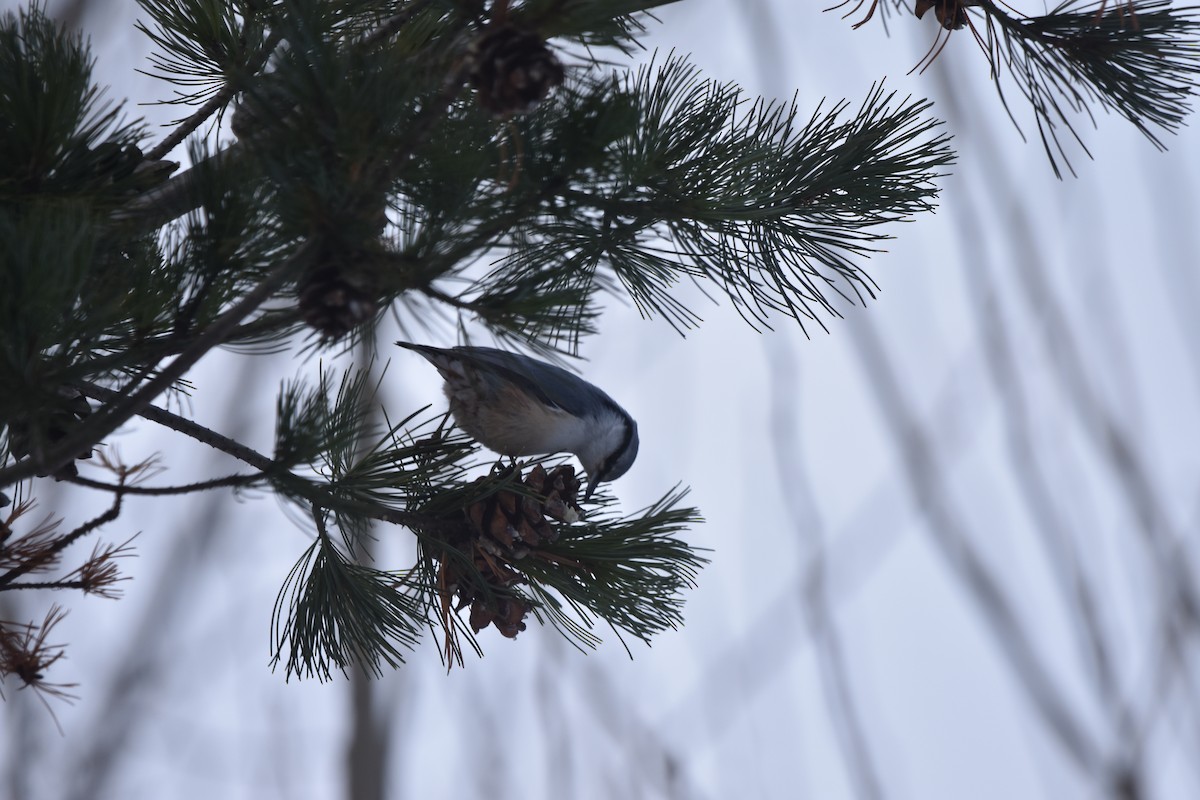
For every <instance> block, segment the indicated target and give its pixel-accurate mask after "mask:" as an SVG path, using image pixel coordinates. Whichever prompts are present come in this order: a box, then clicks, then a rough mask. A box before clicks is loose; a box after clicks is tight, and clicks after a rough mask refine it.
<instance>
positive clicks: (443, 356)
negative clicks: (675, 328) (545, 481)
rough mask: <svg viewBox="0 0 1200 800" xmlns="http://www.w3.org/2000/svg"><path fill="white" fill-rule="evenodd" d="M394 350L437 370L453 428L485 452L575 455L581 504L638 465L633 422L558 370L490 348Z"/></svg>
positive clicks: (610, 401) (613, 404)
mask: <svg viewBox="0 0 1200 800" xmlns="http://www.w3.org/2000/svg"><path fill="white" fill-rule="evenodd" d="M396 344H397V345H398V346H400V347H404V348H406V349H408V350H412V351H413V352H415V353H419V354H420V355H422V356H424V357H425V359H426V360H427V361H429V363H431V364H433V366H434V367H436V368H437V371H438V372H439V373H441V376H442V378H443V379H444V380H445V386H444V387H443V388H444V391H445V393H446V398H447V399H448V400H449V401H450V413H451V414H453V415H454V420H455V422H457V423H458V426H459V427H460V428H462V429H463V430H464V431H466V432H467V433H468V434H469V435H470V436H471V437H472V438H474V439H475V440H476V441H478V442H479V443H480V444H482V445H483V446H485V447H487V448H488V449H489V450H494V451H495V452H497V453H500V454H501V455H506V456H529V455H543V454H549V453H573V454H575V455H576V456H578V458H579V462H580V464H582V465H583V469H584V471H585V472H586V473H587V477H588V484H587V491H586V492H585V494H584V497H583V500H584V502H585V503H586V502H587V501H589V500H590V499H591V497H592V492H593V491H595V489H596V485H597V484H599V483H600V482H601V481H611V480H615V479H617V478H619V477H621V476H622V475H624V474H625V473H626V472H628V471H629V468H630V467H631V466H632V465H633V461H634V459H635V458H637V452H638V429H637V423H636V422H634V421H633V417H631V416H629V413H628V412H627V411H626V410H625V409H623V408H622V407H621V406H620V405H618V404H617V402H616V401H615V400H613V399H612V398H611V397H609V396H608V395H607V394H605V393H604V392H603V391H601V390H600V389H599V388H598V387H596V386H593V385H592V384H590V383H588V382H587V381H585V380H583V379H582V378H579V377H576V376H575V375H572V374H571V373H570V372H567V371H566V370H565V369H562V368H561V367H556V366H554V365H553V364H547V363H546V362H544V361H539V360H538V359H536V358H530V357H529V356H525V355H521V354H519V353H510V352H507V351H505V350H498V349H496V348H494V347H470V346H459V347H449V348H441V347H430V346H429V345H422V344H412V343H409V342H396Z"/></svg>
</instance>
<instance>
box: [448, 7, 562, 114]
mask: <svg viewBox="0 0 1200 800" xmlns="http://www.w3.org/2000/svg"><path fill="white" fill-rule="evenodd" d="M468 58H469V77H470V80H471V85H472V86H474V87H475V89H476V90H477V91H478V97H479V104H480V105H482V106H483V107H484V108H486V109H487V110H488V111H490V112H492V113H493V114H495V115H496V116H506V115H508V114H526V113H528V112H530V111H532V110H533V109H535V108H537V106H538V104H539V103H540V102H542V101H543V100H545V99H546V96H547V95H549V94H550V90H551V89H553V88H554V87H555V86H558V85H559V84H561V83H562V82H563V77H564V72H563V66H562V62H560V61H559V60H558V57H557V56H555V55H554V53H553V52H551V50H550V48H548V47H546V43H545V42H544V41H543V40H542V38H541V37H540V36H538V35H537V34H536V33H532V32H530V31H523V30H520V29H519V28H515V27H513V26H512V25H500V26H499V27H495V28H491V29H489V30H487V31H485V32H484V33H483V35H481V36H480V37H479V38H478V39H476V40H475V41H474V42H472V43H471V47H470V51H469V53H468Z"/></svg>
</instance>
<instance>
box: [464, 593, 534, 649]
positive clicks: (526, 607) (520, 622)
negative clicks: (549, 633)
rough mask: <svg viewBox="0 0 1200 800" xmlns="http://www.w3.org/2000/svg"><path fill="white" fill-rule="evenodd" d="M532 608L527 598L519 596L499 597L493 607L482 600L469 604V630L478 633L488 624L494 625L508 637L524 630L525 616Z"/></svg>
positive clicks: (511, 637) (515, 636)
mask: <svg viewBox="0 0 1200 800" xmlns="http://www.w3.org/2000/svg"><path fill="white" fill-rule="evenodd" d="M532 609H533V606H531V605H530V604H529V602H528V601H527V600H523V599H521V598H520V597H501V598H499V599H498V600H497V601H496V606H495V607H494V608H493V607H491V606H489V605H488V604H487V603H485V602H484V601H482V600H476V601H475V602H474V603H472V604H471V615H470V623H471V630H472V631H474V632H475V633H479V632H480V631H481V630H483V629H484V628H486V627H487V626H488V625H495V626H496V630H498V631H500V633H502V634H503V635H505V636H507V637H508V638H509V639H515V638H517V634H518V633H520V632H521V631H523V630H525V616H526V615H527V614H529V612H530V611H531V610H532Z"/></svg>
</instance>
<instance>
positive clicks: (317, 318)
mask: <svg viewBox="0 0 1200 800" xmlns="http://www.w3.org/2000/svg"><path fill="white" fill-rule="evenodd" d="M372 289H373V287H372V286H371V282H370V281H369V280H367V278H366V277H365V276H364V275H363V274H362V273H361V272H360V271H358V270H355V269H353V268H347V267H345V266H344V265H343V264H340V263H336V262H335V263H325V264H322V265H321V266H318V267H317V268H316V269H314V270H312V271H311V272H310V273H309V274H308V275H307V276H306V277H305V278H304V280H303V282H302V283H301V285H300V313H301V314H302V315H303V317H304V321H305V322H307V323H308V324H309V326H310V327H312V328H315V329H317V330H318V331H320V332H321V335H322V336H323V337H324V338H326V339H340V338H341V337H342V336H344V335H346V334H347V333H349V332H350V331H352V330H353V329H354V328H356V327H358V326H359V325H360V324H362V323H363V322H366V321H367V320H369V319H371V317H373V316H375V312H376V311H377V310H378V305H377V303H376V298H375V292H374V291H373V290H372Z"/></svg>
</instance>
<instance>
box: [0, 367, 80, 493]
mask: <svg viewBox="0 0 1200 800" xmlns="http://www.w3.org/2000/svg"><path fill="white" fill-rule="evenodd" d="M58 394H59V395H60V396H61V397H62V398H63V402H62V404H61V405H58V406H57V407H55V408H53V409H52V410H50V412H49V416H48V417H46V418H44V421H43V422H42V424H43V425H44V426H45V427H44V429H43V433H42V435H43V437H44V441H45V442H46V443H47V444H49V445H53V444H55V443H57V442H60V441H62V440H63V439H64V438H65V437H66V436H67V434H68V433H70V432H71V431H72V430H73V429H74V428H75V427H76V426H77V425H78V424H79V423H80V422H83V420H85V419H87V418H88V417H89V416H91V413H92V406H91V404H90V403H88V400H87V398H86V397H84V396H83V395H82V394H81V393H80V392H79V391H77V390H74V389H67V388H60V389H59V390H58ZM8 449H9V451H10V452H11V453H12V454H13V455H14V456H16V457H17V458H24V457H25V456H27V455H29V454H30V452H31V451H32V449H33V434H32V430H31V426H30V423H29V421H28V420H24V419H22V420H14V421H13V422H11V423H9V425H8ZM91 457H92V450H91V448H88V449H87V450H84V451H83V452H82V453H80V454H79V455H77V456H75V458H76V459H77V460H82V459H85V458H91ZM47 475H53V476H54V478H56V479H57V480H60V481H61V480H66V479H68V478H74V477H76V476H77V475H79V468H78V467H76V466H75V462H74V461H69V462H67V463H66V464H64V465H63V466H61V467H60V468H59V469H58V470H56V471H55V472H53V473H49V472H39V473H38V477H39V478H44V477H46V476H47ZM0 505H5V504H3V503H0Z"/></svg>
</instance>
